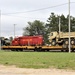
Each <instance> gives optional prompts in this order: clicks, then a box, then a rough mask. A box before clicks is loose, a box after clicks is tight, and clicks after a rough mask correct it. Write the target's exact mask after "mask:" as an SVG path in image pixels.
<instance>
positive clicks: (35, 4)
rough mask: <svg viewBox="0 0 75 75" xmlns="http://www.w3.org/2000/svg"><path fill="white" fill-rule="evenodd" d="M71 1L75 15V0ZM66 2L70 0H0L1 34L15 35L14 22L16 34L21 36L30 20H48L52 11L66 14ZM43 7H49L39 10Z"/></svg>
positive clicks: (73, 14)
mask: <svg viewBox="0 0 75 75" xmlns="http://www.w3.org/2000/svg"><path fill="white" fill-rule="evenodd" d="M70 1H71V2H72V3H71V15H72V16H74V17H75V0H70ZM65 3H68V0H0V10H1V36H4V37H10V36H14V24H16V26H15V30H16V32H15V33H16V36H21V35H22V34H23V28H24V27H26V26H27V25H28V24H27V22H28V21H31V22H33V21H34V20H40V21H43V22H46V21H47V19H48V17H49V15H50V14H51V12H54V13H55V14H58V15H61V14H64V15H65V16H66V15H67V14H68V4H65ZM62 4H64V5H62ZM58 5H61V6H58ZM55 6H56V7H55ZM48 7H49V8H48ZM43 8H48V9H44V10H38V9H43ZM34 10H38V11H34ZM31 11H33V12H31Z"/></svg>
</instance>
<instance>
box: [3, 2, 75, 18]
mask: <svg viewBox="0 0 75 75" xmlns="http://www.w3.org/2000/svg"><path fill="white" fill-rule="evenodd" d="M70 3H75V2H70ZM67 4H68V3H63V4H59V5H55V6H51V7H46V8H41V9H35V10H29V11H25V12H15V13H4V14H2V15H7V16H13V15H12V14H20V13H30V12H36V11H41V10H46V9H50V8H55V7H59V6H64V5H67ZM13 17H20V18H32V17H21V16H13ZM32 19H34V18H32ZM37 19H40V18H37ZM42 19H44V18H42Z"/></svg>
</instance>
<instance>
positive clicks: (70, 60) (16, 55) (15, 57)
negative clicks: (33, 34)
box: [0, 51, 75, 70]
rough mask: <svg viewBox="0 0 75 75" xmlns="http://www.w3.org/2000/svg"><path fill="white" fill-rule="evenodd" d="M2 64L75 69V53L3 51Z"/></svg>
mask: <svg viewBox="0 0 75 75" xmlns="http://www.w3.org/2000/svg"><path fill="white" fill-rule="evenodd" d="M0 64H4V65H16V66H17V67H23V68H59V69H73V70H75V53H58V52H54V53H51V52H4V51H3V52H1V51H0Z"/></svg>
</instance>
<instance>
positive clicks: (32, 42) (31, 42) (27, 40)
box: [12, 35, 44, 46]
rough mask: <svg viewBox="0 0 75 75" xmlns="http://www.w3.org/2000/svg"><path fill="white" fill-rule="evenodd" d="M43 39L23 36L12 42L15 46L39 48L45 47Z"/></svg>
mask: <svg viewBox="0 0 75 75" xmlns="http://www.w3.org/2000/svg"><path fill="white" fill-rule="evenodd" d="M43 43H44V40H43V37H42V36H41V35H40V36H21V37H17V38H15V39H14V40H13V41H12V45H13V46H36V45H37V46H39V45H43Z"/></svg>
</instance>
